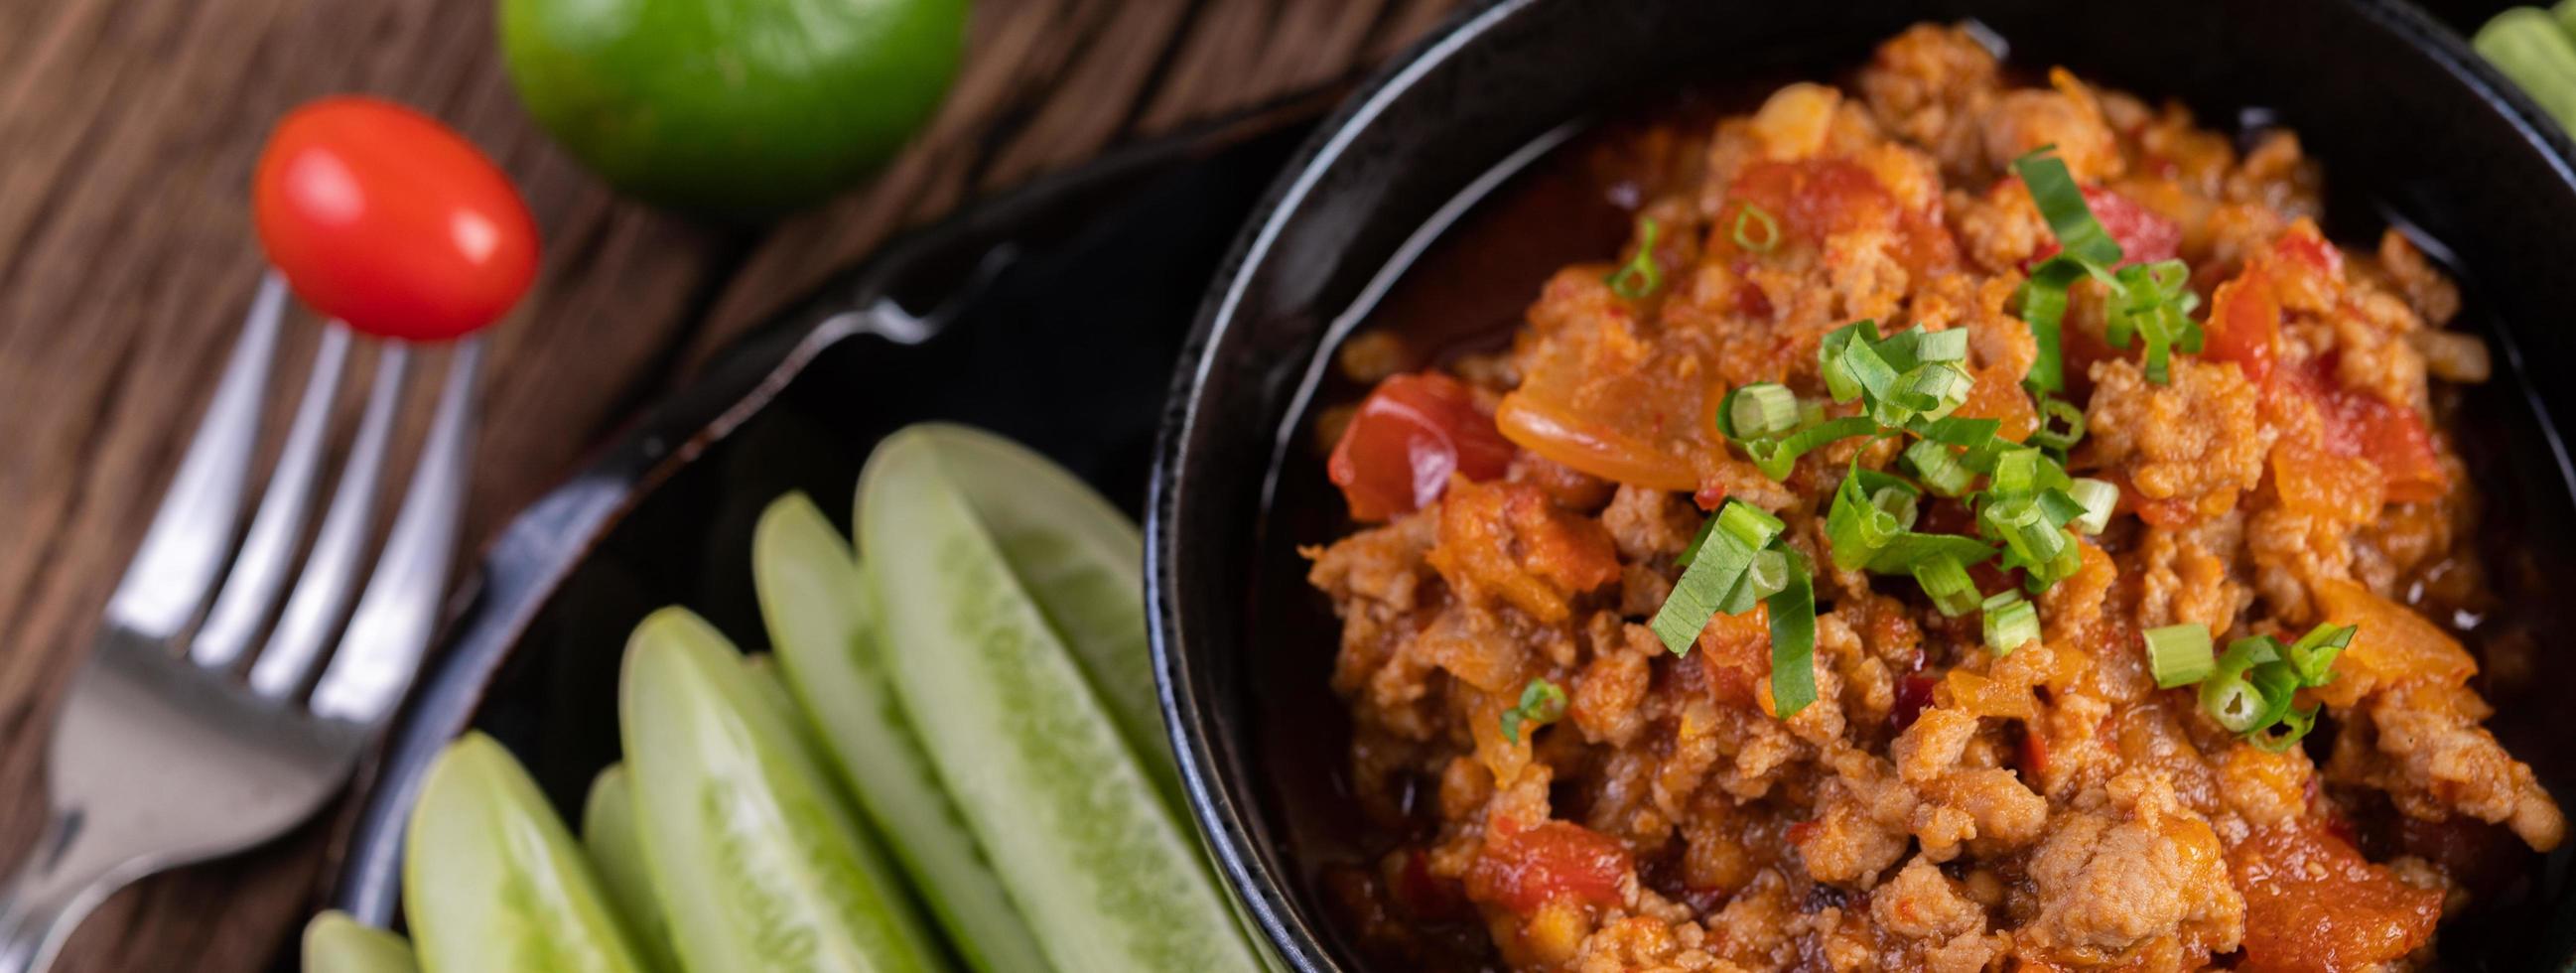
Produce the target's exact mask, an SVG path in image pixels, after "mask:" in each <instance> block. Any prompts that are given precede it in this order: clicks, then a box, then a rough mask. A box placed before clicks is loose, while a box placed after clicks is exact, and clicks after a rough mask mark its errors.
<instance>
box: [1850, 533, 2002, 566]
mask: <svg viewBox="0 0 2576 973" xmlns="http://www.w3.org/2000/svg"><path fill="white" fill-rule="evenodd" d="M1994 556H1995V549H1994V548H1993V547H1990V546H1988V545H1987V544H1986V543H1985V542H1984V541H1980V540H1978V539H1976V538H1974V537H1962V536H1960V535H1958V534H1924V533H1918V532H1915V531H1906V532H1905V533H1902V534H1898V535H1896V538H1895V539H1894V540H1890V541H1888V542H1887V546H1886V547H1882V548H1879V549H1878V553H1877V554H1876V555H1873V556H1871V557H1870V559H1869V570H1870V571H1872V572H1875V573H1878V574H1904V573H1907V572H1909V571H1912V570H1914V566H1915V565H1917V564H1921V563H1923V562H1924V561H1927V560H1930V559H1932V558H1936V557H1946V558H1950V559H1952V560H1955V561H1958V562H1959V563H1960V564H1983V563H1985V562H1986V561H1987V560H1989V559H1991V558H1993V557H1994Z"/></svg>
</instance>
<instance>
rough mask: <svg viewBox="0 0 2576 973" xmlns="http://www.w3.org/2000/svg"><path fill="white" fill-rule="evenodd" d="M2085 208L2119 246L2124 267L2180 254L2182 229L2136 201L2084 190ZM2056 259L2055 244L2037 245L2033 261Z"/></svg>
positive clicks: (2108, 191)
mask: <svg viewBox="0 0 2576 973" xmlns="http://www.w3.org/2000/svg"><path fill="white" fill-rule="evenodd" d="M2084 206H2085V208H2087V209H2090V210H2092V211H2093V219H2094V220H2095V221H2096V222H2099V223H2101V224H2102V232H2104V233H2108V234H2110V235H2111V241H2112V242H2114V243H2117V244H2119V245H2120V262H2121V263H2123V264H2140V263H2154V262H2156V261H2159V260H2171V259H2173V258H2174V255H2175V254H2177V253H2180V252H2181V250H2182V226H2181V224H2178V223H2175V222H2174V221H2172V220H2169V219H2166V218H2164V216H2163V215H2162V214H2160V213H2157V212H2156V211H2155V210H2151V209H2148V208H2146V207H2145V206H2144V205H2142V204H2140V203H2139V202H2138V201H2136V200H2133V199H2130V198H2129V197H2127V196H2122V195H2120V194H2119V193H2115V192H2112V191H2110V190H2108V189H2102V188H2100V187H2087V188H2086V189H2085V190H2084ZM2056 255H2057V241H2055V240H2050V241H2048V242H2046V243H2043V244H2040V246H2039V250H2038V252H2037V253H2035V254H2033V255H2032V259H2033V260H2034V261H2038V260H2046V259H2048V258H2050V257H2053V256H2056Z"/></svg>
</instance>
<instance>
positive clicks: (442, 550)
mask: <svg viewBox="0 0 2576 973" xmlns="http://www.w3.org/2000/svg"><path fill="white" fill-rule="evenodd" d="M482 357H483V343H482V342H481V340H479V339H469V340H467V341H465V342H463V343H460V344H458V345H457V346H456V354H455V357H454V359H453V360H452V361H450V362H449V364H448V366H447V384H446V388H445V389H444V390H442V391H441V392H440V393H439V396H438V412H437V413H436V415H434V416H433V417H432V418H431V420H430V427H429V438H428V440H427V442H425V443H424V444H423V445H422V447H421V457H420V462H419V464H418V465H417V466H416V467H414V468H413V470H412V476H411V485H410V486H409V487H407V488H405V490H404V494H403V505H402V510H401V512H400V513H397V514H395V515H394V526H393V533H392V535H391V536H390V537H389V538H388V539H387V540H386V541H385V551H384V554H383V556H381V557H380V558H378V559H377V561H376V573H375V576H374V577H373V578H372V579H370V580H369V581H368V582H367V591H366V593H365V594H364V595H361V596H359V598H358V608H357V611H356V612H354V613H353V614H351V615H350V616H349V630H348V632H347V634H345V635H343V636H341V638H340V649H339V651H338V652H336V653H334V654H333V655H332V658H331V665H330V668H329V669H328V670H326V671H324V672H323V674H322V681H321V682H320V684H318V685H316V686H315V687H314V689H313V704H312V705H313V712H314V713H315V715H318V716H323V717H329V718H337V719H345V720H350V721H352V722H358V723H372V722H375V721H376V720H379V719H382V718H384V717H385V716H387V715H389V714H391V713H392V712H393V708H394V705H395V704H396V703H398V702H400V701H401V700H402V697H403V691H404V690H405V689H406V688H407V687H409V686H410V685H411V680H412V676H413V675H414V674H415V673H417V672H418V671H419V669H420V659H421V655H422V653H423V652H424V651H425V650H427V649H428V647H429V639H430V636H431V635H433V634H435V633H436V630H437V625H438V605H439V596H440V593H441V592H443V591H445V590H447V572H448V564H449V561H450V560H451V559H452V557H453V556H454V553H455V548H456V533H457V519H458V512H459V510H460V509H461V508H462V507H463V506H464V500H465V480H466V462H467V457H468V456H469V455H470V454H471V453H472V452H473V443H472V440H473V437H474V414H475V408H474V373H475V366H476V365H477V364H479V363H480V362H481V360H482Z"/></svg>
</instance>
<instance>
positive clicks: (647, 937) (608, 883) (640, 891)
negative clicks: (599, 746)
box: [581, 764, 680, 970]
mask: <svg viewBox="0 0 2576 973" xmlns="http://www.w3.org/2000/svg"><path fill="white" fill-rule="evenodd" d="M581 846H582V848H583V849H584V850H587V851H589V852H590V864H591V867H592V868H594V869H596V870H597V871H598V873H599V884H600V887H601V889H602V890H604V891H606V892H607V893H608V900H609V901H610V902H611V903H613V904H615V905H616V906H617V914H618V915H620V916H622V917H624V918H625V919H626V928H627V929H630V930H633V931H634V933H635V945H636V947H637V948H639V949H642V950H643V951H644V952H646V953H648V954H650V955H651V958H652V960H653V963H654V965H655V966H658V967H661V968H663V969H668V970H676V969H679V968H680V962H679V957H676V956H673V955H672V954H671V923H670V920H669V919H667V918H665V917H664V916H663V915H662V903H661V901H660V900H658V899H655V898H654V897H653V875H652V873H651V872H650V871H648V870H647V869H646V867H645V865H644V839H643V838H642V836H641V835H639V834H638V833H637V832H636V830H635V778H634V776H633V775H632V774H629V773H628V772H627V770H626V765H625V764H610V765H608V769H606V770H603V771H600V772H599V776H598V777H594V778H592V779H591V781H590V797H589V798H588V799H586V800H584V801H583V802H582V805H581Z"/></svg>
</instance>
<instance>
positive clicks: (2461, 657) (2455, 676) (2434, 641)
mask: <svg viewBox="0 0 2576 973" xmlns="http://www.w3.org/2000/svg"><path fill="white" fill-rule="evenodd" d="M2313 588H2314V592H2315V594H2316V598H2317V610H2318V612H2319V613H2320V614H2322V615H2324V616H2325V620H2326V621H2329V622H2333V623H2334V624H2337V625H2350V626H2353V627H2354V628H2355V629H2357V631H2355V632H2354V633H2353V636H2352V644H2351V645H2350V646H2347V647H2346V648H2345V649H2344V650H2343V654H2342V655H2340V656H2337V657H2335V678H2334V681H2333V682H2329V683H2326V684H2325V685H2323V686H2319V687H2317V688H2316V689H2314V690H2310V692H2314V693H2315V694H2316V696H2317V698H2318V699H2321V700H2324V701H2325V702H2326V703H2327V704H2328V705H2332V706H2350V705H2352V704H2354V703H2356V702H2359V701H2360V700H2361V698H2362V697H2364V696H2368V695H2370V694H2372V693H2374V692H2378V691H2380V690H2384V689H2389V688H2392V687H2396V686H2402V685H2406V684H2408V683H2419V684H2434V685H2447V686H2458V685H2461V684H2463V683H2466V682H2468V681H2469V677H2471V676H2474V675H2476V674H2477V671H2478V662H2477V659H2476V657H2474V656H2471V655H2469V653H2468V650H2467V649H2463V648H2461V647H2460V642H2459V640H2458V639H2454V638H2452V637H2451V635H2450V633H2448V632H2445V631H2442V629H2441V627H2440V626H2438V625H2435V624H2433V623H2432V621H2430V620H2428V619H2426V618H2425V617H2424V616H2423V615H2421V614H2418V613H2416V611H2415V610H2414V609H2412V608H2408V607H2406V606H2404V605H2401V604H2398V603H2396V602H2393V601H2390V600H2388V599H2386V598H2382V597H2380V596H2378V595H2375V594H2372V593H2371V591H2370V589H2368V588H2364V587H2362V586H2360V585H2357V584H2354V583H2352V582H2350V581H2345V580H2342V579H2340V578H2320V579H2318V580H2317V581H2316V583H2315V585H2314V586H2313Z"/></svg>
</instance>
